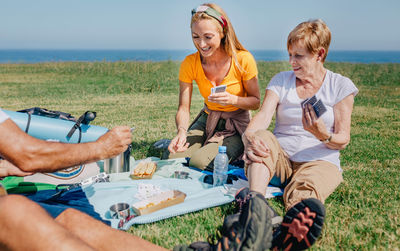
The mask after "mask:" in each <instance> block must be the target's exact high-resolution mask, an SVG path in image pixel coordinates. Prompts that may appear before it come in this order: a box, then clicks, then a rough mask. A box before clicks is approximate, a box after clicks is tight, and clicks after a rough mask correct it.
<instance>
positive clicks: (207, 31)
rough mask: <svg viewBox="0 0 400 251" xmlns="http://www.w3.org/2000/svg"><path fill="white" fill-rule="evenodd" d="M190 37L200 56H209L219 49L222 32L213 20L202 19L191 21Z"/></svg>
mask: <svg viewBox="0 0 400 251" xmlns="http://www.w3.org/2000/svg"><path fill="white" fill-rule="evenodd" d="M192 39H193V43H194V46H196V48H197V50H198V51H199V52H200V54H201V56H202V57H210V56H212V55H213V54H214V53H215V52H216V51H217V50H219V49H221V47H220V45H221V39H222V34H221V33H220V31H219V29H218V27H217V25H216V24H215V22H214V21H213V20H209V19H202V20H198V21H197V22H195V23H193V24H192Z"/></svg>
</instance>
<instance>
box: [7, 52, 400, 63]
mask: <svg viewBox="0 0 400 251" xmlns="http://www.w3.org/2000/svg"><path fill="white" fill-rule="evenodd" d="M193 52H194V51H193V50H0V63H39V62H65V61H85V62H95V61H108V62H115V61H166V60H178V61H180V60H183V59H184V58H185V56H186V55H188V54H190V53H193ZM250 52H251V53H252V54H253V56H254V58H255V59H256V60H260V61H287V60H288V55H287V52H286V51H278V50H250ZM326 61H331V62H351V63H400V51H330V52H329V54H328V57H327V59H326Z"/></svg>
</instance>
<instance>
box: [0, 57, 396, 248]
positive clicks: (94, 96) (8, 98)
mask: <svg viewBox="0 0 400 251" xmlns="http://www.w3.org/2000/svg"><path fill="white" fill-rule="evenodd" d="M258 67H259V84H260V89H261V90H262V91H261V93H263V92H264V91H263V90H264V89H265V87H266V86H267V84H268V82H269V80H270V79H271V77H272V76H273V75H275V74H276V73H278V72H279V71H283V70H289V69H290V67H289V65H288V64H287V63H285V62H272V63H270V62H258ZM326 67H327V68H328V69H330V70H332V71H334V72H338V73H341V74H342V75H344V76H347V77H349V78H350V79H352V80H353V82H354V83H355V84H356V85H357V87H358V88H359V90H360V93H359V95H358V96H357V97H356V99H355V105H354V112H353V116H352V138H351V143H350V145H349V146H348V147H347V148H346V149H345V150H343V151H342V154H341V160H342V166H343V169H344V182H343V183H342V184H341V185H340V186H339V187H338V189H336V191H335V192H334V193H333V194H332V195H331V196H330V197H329V198H328V199H327V201H326V209H327V217H326V224H325V227H324V230H323V234H322V238H321V239H319V241H318V242H317V243H316V244H315V245H314V246H313V249H314V250H333V249H342V250H370V249H378V250H396V249H397V250H398V249H399V247H400V238H399V236H400V193H399V190H400V185H399V184H400V175H399V169H400V109H399V104H400V64H350V63H327V64H326ZM178 71H179V63H178V62H173V61H167V62H160V63H152V62H143V63H139V62H116V63H106V62H96V63H44V64H2V65H0V95H1V98H0V107H2V108H3V109H7V110H19V109H23V108H29V107H34V106H40V107H45V108H47V109H52V110H61V111H65V112H69V113H72V114H73V115H75V116H79V115H80V114H82V113H83V112H85V111H86V110H92V111H96V112H97V115H98V117H97V118H96V120H95V121H94V124H97V125H101V126H105V127H112V126H116V125H128V126H135V127H136V131H135V132H134V134H133V142H134V151H133V155H134V157H135V158H136V159H141V158H145V157H148V156H159V155H160V152H158V151H156V150H155V149H153V148H152V144H153V143H154V142H155V141H157V140H159V139H162V138H171V137H173V136H174V134H175V131H176V129H175V122H174V116H175V113H176V108H177V103H178V80H177V79H178ZM202 106H203V101H202V98H201V97H200V95H199V92H198V90H197V88H195V89H194V95H193V100H192V107H191V116H192V118H193V117H194V116H196V114H197V112H198V111H199V110H200V109H201V107H202ZM270 202H271V204H272V205H273V206H274V208H276V209H277V210H278V211H279V212H280V213H283V205H282V200H281V199H280V198H277V199H272V200H270ZM232 212H233V208H232V206H231V205H225V206H222V207H216V208H210V209H207V210H202V211H200V212H196V213H191V214H186V215H183V216H180V217H175V218H171V219H167V220H164V221H160V222H156V223H153V224H147V225H138V226H134V227H132V228H131V229H130V230H129V232H131V233H133V234H135V235H138V236H140V237H143V238H145V239H147V240H149V241H151V242H153V243H156V244H158V245H161V246H163V247H166V248H172V247H173V246H174V245H175V244H177V243H190V242H192V241H196V240H206V238H207V237H208V236H209V235H211V236H213V235H214V234H215V231H216V230H217V229H218V228H219V227H220V226H221V224H222V219H223V217H224V216H225V215H227V214H230V213H232Z"/></svg>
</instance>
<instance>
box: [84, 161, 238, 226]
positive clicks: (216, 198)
mask: <svg viewBox="0 0 400 251" xmlns="http://www.w3.org/2000/svg"><path fill="white" fill-rule="evenodd" d="M153 160H155V161H156V162H157V170H156V172H155V174H154V175H153V178H152V179H150V180H132V179H131V178H130V177H129V173H120V174H113V175H111V177H110V178H111V182H110V183H96V184H93V185H90V186H88V187H84V188H83V191H84V192H85V194H86V196H87V198H88V200H89V202H90V203H91V204H92V205H93V206H94V208H95V211H96V212H97V213H99V214H100V216H101V217H102V218H103V219H104V220H109V221H111V226H112V227H114V228H122V229H129V228H130V227H131V226H132V225H133V224H145V223H151V222H155V221H159V220H163V219H167V218H170V217H173V216H178V215H182V214H186V213H190V212H195V211H199V210H202V209H205V208H210V207H215V206H220V205H223V204H227V203H229V202H231V201H233V199H234V194H233V193H232V191H231V190H230V189H228V186H219V187H213V186H212V185H209V184H206V183H204V182H202V181H203V179H204V176H205V175H207V174H205V173H202V172H199V171H197V170H194V169H192V168H189V167H186V166H184V165H182V163H184V162H185V159H174V160H158V159H153ZM138 163H139V161H136V162H135V163H133V164H132V166H131V168H134V167H135V165H137V164H138ZM131 170H132V169H131ZM177 170H178V171H186V172H188V173H189V177H190V178H189V179H175V178H173V173H174V172H175V171H177ZM140 184H152V185H156V186H158V187H160V188H161V189H162V190H179V191H181V192H183V193H185V194H186V199H185V201H184V202H183V203H180V204H176V205H173V206H170V207H167V208H163V209H161V210H159V211H156V212H153V213H151V214H147V215H141V216H137V217H134V218H133V219H130V220H129V221H128V222H126V223H125V224H124V225H123V226H121V225H119V223H120V221H119V220H116V219H112V217H111V212H110V211H109V209H110V207H111V206H112V205H114V204H116V203H128V204H130V205H132V204H134V203H136V202H138V201H139V199H138V198H136V197H135V195H136V194H137V192H138V187H139V185H140Z"/></svg>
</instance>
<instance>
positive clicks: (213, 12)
mask: <svg viewBox="0 0 400 251" xmlns="http://www.w3.org/2000/svg"><path fill="white" fill-rule="evenodd" d="M198 12H204V13H206V14H207V15H209V16H210V17H213V18H215V19H217V21H218V22H220V23H221V25H222V28H225V27H226V26H227V22H226V19H225V18H224V17H223V16H222V15H221V13H219V12H218V11H217V10H215V9H213V8H211V7H209V6H206V5H200V6H199V7H197V8H196V9H193V10H192V16H193V15H194V14H196V13H198Z"/></svg>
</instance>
